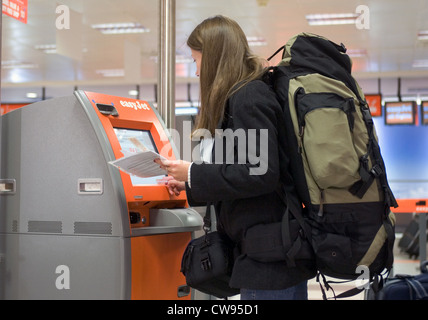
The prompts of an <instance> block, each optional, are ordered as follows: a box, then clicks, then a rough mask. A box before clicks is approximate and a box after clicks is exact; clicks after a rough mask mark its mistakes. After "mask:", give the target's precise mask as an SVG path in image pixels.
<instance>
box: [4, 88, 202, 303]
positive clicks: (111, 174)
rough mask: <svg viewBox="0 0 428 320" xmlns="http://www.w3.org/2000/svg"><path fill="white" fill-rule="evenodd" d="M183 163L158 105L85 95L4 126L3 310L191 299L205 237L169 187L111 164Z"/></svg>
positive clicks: (45, 104)
mask: <svg viewBox="0 0 428 320" xmlns="http://www.w3.org/2000/svg"><path fill="white" fill-rule="evenodd" d="M129 138H134V139H137V140H138V141H140V142H142V143H144V144H145V145H146V146H147V147H148V148H149V149H153V150H154V151H157V152H158V153H160V154H161V155H163V156H165V157H166V158H168V159H177V152H176V150H175V147H174V144H173V143H172V141H171V139H170V136H169V134H168V132H167V130H166V128H165V127H164V125H163V122H162V120H161V119H160V117H159V115H158V113H157V112H156V110H155V109H153V108H152V107H151V106H150V105H149V103H147V102H145V101H137V100H132V99H127V98H120V97H115V96H108V95H103V94H96V93H90V92H83V91H76V92H75V94H74V95H73V96H70V97H64V98H57V99H52V100H46V101H42V102H37V103H34V104H32V105H29V106H27V107H24V108H21V109H18V110H15V111H13V112H10V113H8V114H6V115H4V116H2V117H0V139H1V149H0V150H1V153H0V169H1V171H0V298H2V299H190V298H191V295H190V294H189V288H188V287H187V286H186V281H185V278H184V277H183V275H182V274H181V273H180V263H181V257H182V253H183V251H184V249H185V247H186V245H187V243H188V242H189V241H190V240H191V238H192V236H193V233H194V232H195V231H196V230H199V229H201V227H202V224H203V223H202V219H201V217H200V215H199V214H198V213H197V212H196V211H194V210H192V209H190V208H188V205H187V202H186V198H185V194H182V195H180V196H179V197H176V196H170V195H169V193H168V191H167V188H166V186H165V184H161V183H159V180H161V179H162V178H163V177H162V176H159V177H152V178H138V177H136V176H131V175H129V174H127V173H124V172H122V171H119V170H118V169H117V168H116V167H114V166H112V165H110V164H109V163H108V162H110V161H114V160H116V159H119V158H122V157H123V156H124V153H127V152H135V150H132V149H133V147H132V144H130V143H129Z"/></svg>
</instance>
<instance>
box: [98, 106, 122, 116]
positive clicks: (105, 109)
mask: <svg viewBox="0 0 428 320" xmlns="http://www.w3.org/2000/svg"><path fill="white" fill-rule="evenodd" d="M96 106H97V108H98V111H99V112H100V113H101V114H103V115H105V116H113V117H118V116H119V112H117V109H116V108H115V107H114V106H113V105H111V104H103V103H97V104H96Z"/></svg>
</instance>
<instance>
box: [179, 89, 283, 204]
mask: <svg viewBox="0 0 428 320" xmlns="http://www.w3.org/2000/svg"><path fill="white" fill-rule="evenodd" d="M280 110H281V107H280V105H279V102H278V101H277V99H276V96H275V94H274V93H273V92H272V91H271V90H270V88H269V87H268V86H267V85H266V84H265V83H263V82H262V81H253V82H251V83H249V84H248V85H246V86H245V87H244V88H242V89H240V90H239V92H237V93H236V94H235V95H234V96H233V97H232V98H231V99H230V101H229V114H230V117H231V121H229V123H230V122H232V123H233V125H229V126H228V127H227V128H225V130H223V135H222V137H221V138H219V137H217V136H216V138H215V143H214V157H213V163H212V164H207V163H202V164H193V165H192V168H191V177H190V178H191V183H192V185H191V189H188V190H187V191H188V195H189V196H190V197H191V198H192V199H193V200H195V201H199V202H209V201H213V202H215V201H227V200H235V199H245V198H249V197H256V196H260V195H263V194H267V193H271V192H273V191H274V190H275V189H276V188H277V186H278V183H279V177H280V168H279V156H278V139H277V134H278V131H277V123H278V113H279V112H280Z"/></svg>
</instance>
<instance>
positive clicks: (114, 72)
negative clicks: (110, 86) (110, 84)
mask: <svg viewBox="0 0 428 320" xmlns="http://www.w3.org/2000/svg"><path fill="white" fill-rule="evenodd" d="M95 72H96V73H97V74H100V75H102V76H103V77H106V78H113V77H124V76H125V70H124V69H103V70H97V71H95Z"/></svg>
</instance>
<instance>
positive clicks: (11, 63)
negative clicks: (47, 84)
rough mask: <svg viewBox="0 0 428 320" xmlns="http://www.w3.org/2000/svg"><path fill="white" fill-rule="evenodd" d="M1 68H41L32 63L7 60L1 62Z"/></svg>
mask: <svg viewBox="0 0 428 320" xmlns="http://www.w3.org/2000/svg"><path fill="white" fill-rule="evenodd" d="M1 67H2V69H36V68H38V67H39V66H38V65H37V64H35V63H31V62H25V61H19V60H6V61H2V62H1Z"/></svg>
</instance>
